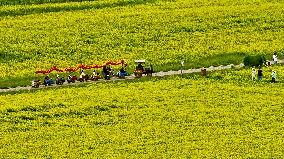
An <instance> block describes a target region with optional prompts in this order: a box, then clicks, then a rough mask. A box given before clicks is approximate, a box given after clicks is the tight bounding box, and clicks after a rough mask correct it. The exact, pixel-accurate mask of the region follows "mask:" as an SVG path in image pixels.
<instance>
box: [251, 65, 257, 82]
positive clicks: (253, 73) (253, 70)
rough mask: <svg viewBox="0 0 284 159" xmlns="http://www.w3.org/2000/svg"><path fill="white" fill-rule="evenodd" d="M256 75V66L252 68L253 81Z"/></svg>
mask: <svg viewBox="0 0 284 159" xmlns="http://www.w3.org/2000/svg"><path fill="white" fill-rule="evenodd" d="M255 75H256V71H255V68H252V72H251V78H252V80H253V81H254V80H255Z"/></svg>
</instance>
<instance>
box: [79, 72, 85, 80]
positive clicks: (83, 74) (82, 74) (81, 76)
mask: <svg viewBox="0 0 284 159" xmlns="http://www.w3.org/2000/svg"><path fill="white" fill-rule="evenodd" d="M84 76H85V73H84V71H83V70H82V71H81V74H80V78H81V79H83V77H84Z"/></svg>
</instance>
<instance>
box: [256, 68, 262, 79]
mask: <svg viewBox="0 0 284 159" xmlns="http://www.w3.org/2000/svg"><path fill="white" fill-rule="evenodd" d="M262 76H263V74H262V69H258V70H257V77H258V81H261V80H262Z"/></svg>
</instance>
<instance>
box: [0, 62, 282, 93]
mask: <svg viewBox="0 0 284 159" xmlns="http://www.w3.org/2000/svg"><path fill="white" fill-rule="evenodd" d="M270 62H271V63H272V62H273V61H270ZM278 63H284V60H278ZM232 67H238V68H242V67H244V64H242V63H241V64H239V65H234V64H230V65H226V66H223V65H220V66H217V67H214V66H210V67H208V68H204V69H206V71H217V70H226V69H231V68H232ZM200 72H201V68H196V69H188V70H178V71H167V72H156V73H153V74H152V76H153V77H163V76H170V75H180V74H191V73H200ZM133 79H135V76H134V74H132V75H130V76H126V77H125V79H119V78H116V77H113V78H111V79H110V80H104V79H99V80H98V81H87V82H84V83H100V82H112V81H124V80H133ZM79 84H82V82H79V81H76V82H75V83H67V82H65V83H64V84H63V85H56V84H54V85H52V86H44V85H40V87H39V88H32V87H31V86H26V87H15V88H9V89H0V93H2V92H15V91H20V90H37V89H44V88H55V87H65V86H74V85H75V86H76V85H79Z"/></svg>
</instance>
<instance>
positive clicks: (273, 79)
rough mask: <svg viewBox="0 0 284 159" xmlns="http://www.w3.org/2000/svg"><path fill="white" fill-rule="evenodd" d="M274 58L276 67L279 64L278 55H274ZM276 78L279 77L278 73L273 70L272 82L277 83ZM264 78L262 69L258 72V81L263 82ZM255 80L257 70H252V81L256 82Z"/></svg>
mask: <svg viewBox="0 0 284 159" xmlns="http://www.w3.org/2000/svg"><path fill="white" fill-rule="evenodd" d="M272 58H273V63H274V65H276V64H277V63H278V56H277V54H276V53H274V54H273V56H272ZM276 77H277V73H276V71H275V70H272V71H271V82H272V83H275V82H276ZM262 78H263V72H262V69H261V68H260V69H258V70H257V79H258V81H262ZM255 79H256V70H255V68H252V80H253V81H254V80H255Z"/></svg>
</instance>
